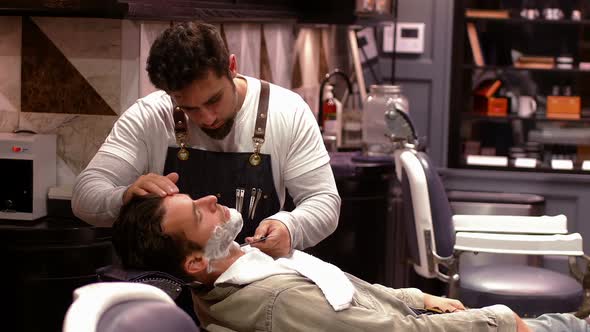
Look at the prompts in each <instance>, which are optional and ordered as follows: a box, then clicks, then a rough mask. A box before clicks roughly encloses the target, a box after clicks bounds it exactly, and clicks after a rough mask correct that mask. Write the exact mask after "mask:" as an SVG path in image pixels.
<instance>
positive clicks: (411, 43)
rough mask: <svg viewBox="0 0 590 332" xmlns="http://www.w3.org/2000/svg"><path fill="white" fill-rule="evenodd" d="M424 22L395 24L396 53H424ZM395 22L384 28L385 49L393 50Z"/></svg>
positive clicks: (387, 50)
mask: <svg viewBox="0 0 590 332" xmlns="http://www.w3.org/2000/svg"><path fill="white" fill-rule="evenodd" d="M424 27H425V24H424V23H408V22H398V23H397V24H396V25H395V30H396V31H395V51H396V53H410V54H422V53H424ZM393 33H394V31H393V24H390V25H387V26H385V28H384V29H383V51H384V52H393Z"/></svg>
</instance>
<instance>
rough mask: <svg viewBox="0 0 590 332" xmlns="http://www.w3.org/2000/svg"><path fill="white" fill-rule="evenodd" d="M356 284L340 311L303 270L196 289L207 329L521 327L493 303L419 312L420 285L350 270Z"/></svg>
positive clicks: (500, 330) (475, 329) (336, 330)
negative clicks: (386, 282)
mask: <svg viewBox="0 0 590 332" xmlns="http://www.w3.org/2000/svg"><path fill="white" fill-rule="evenodd" d="M347 276H348V277H349V278H350V280H351V281H352V283H353V285H354V286H355V288H356V294H355V296H354V298H353V303H352V306H351V307H350V308H348V309H345V310H343V311H338V312H336V311H334V310H333V309H332V307H331V306H330V305H329V304H328V302H327V301H326V299H325V298H324V296H323V294H322V292H321V291H320V289H319V288H318V287H317V286H316V285H315V284H313V283H312V282H310V281H309V280H308V279H307V278H305V277H302V276H299V275H276V276H272V277H268V278H266V279H263V280H260V281H256V282H253V283H251V284H249V285H246V286H235V285H224V286H218V287H214V288H210V287H209V288H205V287H201V288H196V289H194V290H193V300H194V303H195V310H196V312H197V315H198V317H199V319H200V321H201V326H202V328H204V329H206V330H207V331H211V332H215V331H232V330H233V331H288V332H291V331H326V332H330V331H334V332H342V331H376V332H377V331H378V332H383V331H397V332H400V331H461V332H463V331H472V332H478V331H498V332H504V331H506V332H508V331H510V332H513V331H516V321H515V318H514V314H513V313H512V311H510V309H508V308H507V307H505V306H500V305H499V306H493V307H487V308H483V309H473V310H468V311H462V312H456V313H451V314H439V315H419V316H417V315H416V314H414V312H413V311H412V310H411V309H410V307H412V308H424V302H423V299H424V295H423V293H422V292H421V291H420V290H418V289H415V288H406V289H392V288H387V287H384V286H381V285H377V284H375V285H371V284H369V283H367V282H365V281H363V280H360V279H358V278H356V277H354V276H352V275H347Z"/></svg>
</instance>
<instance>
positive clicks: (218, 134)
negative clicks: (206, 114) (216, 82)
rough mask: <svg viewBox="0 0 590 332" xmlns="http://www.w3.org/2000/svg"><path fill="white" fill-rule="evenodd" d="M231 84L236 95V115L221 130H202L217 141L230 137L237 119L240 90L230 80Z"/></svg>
mask: <svg viewBox="0 0 590 332" xmlns="http://www.w3.org/2000/svg"><path fill="white" fill-rule="evenodd" d="M230 82H231V83H232V87H233V88H232V92H233V94H234V96H233V98H234V100H233V102H234V108H235V110H234V115H233V116H232V117H231V118H229V119H227V120H226V121H225V123H224V124H223V125H221V127H219V128H215V129H208V128H201V130H202V131H203V132H204V133H205V134H206V135H207V136H209V137H211V138H212V139H216V140H222V139H224V138H226V137H227V135H229V133H230V132H231V129H232V128H233V126H234V122H235V119H236V114H237V112H238V100H239V96H238V89H237V88H236V85H235V83H234V82H233V81H232V80H230Z"/></svg>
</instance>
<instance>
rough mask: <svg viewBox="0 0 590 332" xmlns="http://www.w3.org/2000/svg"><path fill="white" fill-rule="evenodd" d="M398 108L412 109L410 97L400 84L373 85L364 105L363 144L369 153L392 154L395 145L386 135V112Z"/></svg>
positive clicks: (404, 110) (403, 110)
mask: <svg viewBox="0 0 590 332" xmlns="http://www.w3.org/2000/svg"><path fill="white" fill-rule="evenodd" d="M393 109H397V110H399V111H402V112H405V113H406V114H407V113H409V111H410V104H409V102H408V98H406V96H404V95H403V94H402V88H401V86H399V85H371V88H370V91H369V95H368V96H367V101H366V103H365V106H364V107H363V146H364V150H365V153H366V154H368V155H383V154H390V153H392V151H393V145H392V144H391V141H390V139H389V138H388V137H387V136H386V135H387V133H388V131H387V127H386V124H385V113H386V112H387V111H388V110H393Z"/></svg>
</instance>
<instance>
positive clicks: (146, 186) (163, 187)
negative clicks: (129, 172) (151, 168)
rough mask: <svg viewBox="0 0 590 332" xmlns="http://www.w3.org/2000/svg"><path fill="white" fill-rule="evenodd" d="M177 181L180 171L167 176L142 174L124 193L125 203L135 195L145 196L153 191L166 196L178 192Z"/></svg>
mask: <svg viewBox="0 0 590 332" xmlns="http://www.w3.org/2000/svg"><path fill="white" fill-rule="evenodd" d="M177 181H178V173H174V172H173V173H170V174H167V175H166V176H164V175H159V174H155V173H148V174H145V175H142V176H140V177H139V178H137V180H135V182H133V183H132V184H131V186H129V188H127V190H126V191H125V193H124V194H123V204H126V203H127V202H129V201H130V200H131V197H133V196H134V195H138V196H143V195H147V194H150V193H151V194H156V195H160V196H161V197H164V196H168V195H173V194H176V193H178V187H177V186H176V182H177Z"/></svg>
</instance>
